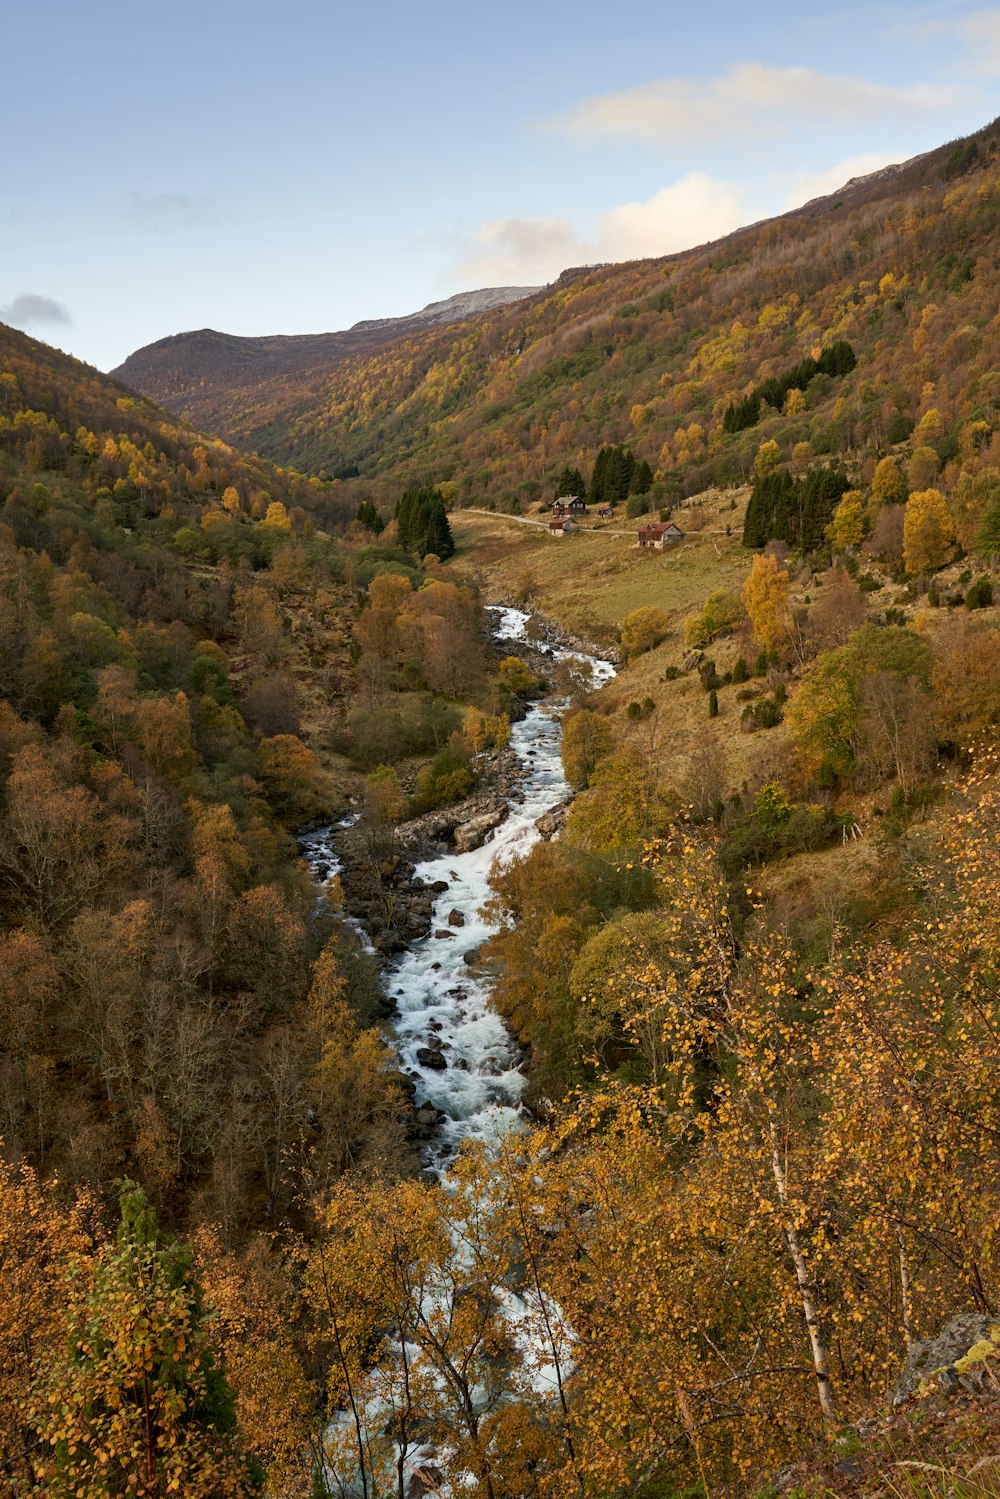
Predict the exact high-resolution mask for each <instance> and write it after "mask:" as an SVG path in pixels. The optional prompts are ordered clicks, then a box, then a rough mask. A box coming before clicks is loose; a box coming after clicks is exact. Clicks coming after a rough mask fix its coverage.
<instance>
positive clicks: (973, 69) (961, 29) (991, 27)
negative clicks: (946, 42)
mask: <svg viewBox="0 0 1000 1499" xmlns="http://www.w3.org/2000/svg"><path fill="white" fill-rule="evenodd" d="M955 29H956V31H957V32H958V35H959V37H960V39H961V40H962V42H964V44H965V46H966V47H967V48H968V49H969V56H968V58H967V59H966V61H965V69H966V70H967V71H968V72H970V73H981V74H984V75H986V76H987V77H996V76H998V75H1000V10H977V11H973V13H972V14H971V15H968V16H963V17H962V18H961V20H959V21H958V22H957V23H956V26H955Z"/></svg>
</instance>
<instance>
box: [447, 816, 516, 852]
mask: <svg viewBox="0 0 1000 1499" xmlns="http://www.w3.org/2000/svg"><path fill="white" fill-rule="evenodd" d="M506 815H507V808H506V807H495V808H493V809H492V810H491V811H489V812H481V813H480V815H479V816H478V817H473V818H471V819H470V821H469V822H464V823H463V824H462V826H461V827H459V828H456V829H455V833H454V840H455V847H456V849H457V850H458V852H459V853H460V854H468V853H471V852H472V850H473V849H474V848H482V846H483V844H484V843H485V842H486V839H487V837H488V835H489V834H490V833H492V832H493V830H494V829H495V828H498V827H499V826H500V824H501V823H502V822H503V820H504V818H505V817H506Z"/></svg>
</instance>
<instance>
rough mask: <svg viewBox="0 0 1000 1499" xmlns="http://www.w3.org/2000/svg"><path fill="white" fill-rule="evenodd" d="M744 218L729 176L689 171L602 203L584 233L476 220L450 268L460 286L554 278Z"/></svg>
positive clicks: (681, 244) (662, 251) (680, 245)
mask: <svg viewBox="0 0 1000 1499" xmlns="http://www.w3.org/2000/svg"><path fill="white" fill-rule="evenodd" d="M750 217H752V215H751V214H750V213H749V211H748V210H747V207H746V204H745V201H744V198H743V196H742V194H741V193H740V192H739V191H738V190H737V189H736V188H734V187H733V186H732V185H731V184H730V183H727V182H722V181H720V180H719V179H718V178H715V177H709V176H708V175H707V174H706V173H704V172H691V173H689V174H688V175H687V176H685V177H682V178H681V179H680V180H679V181H678V182H675V183H674V184H673V185H672V186H670V187H664V188H661V189H660V190H659V192H656V193H654V194H653V196H652V197H651V198H647V199H646V201H645V202H641V203H621V204H619V205H618V206H617V207H615V208H610V209H608V210H607V212H605V213H602V214H601V215H600V217H599V219H598V221H597V226H596V230H595V232H594V233H593V234H592V235H590V236H587V235H585V234H582V233H581V232H580V231H579V230H578V229H577V228H575V226H574V225H573V224H572V223H571V222H570V220H569V219H567V218H507V219H492V220H490V221H489V222H488V223H485V224H483V225H481V226H480V228H479V231H478V233H477V234H476V236H475V239H474V240H473V241H472V243H471V244H469V245H468V246H467V248H466V253H465V255H464V256H463V257H462V260H461V262H460V264H459V265H458V266H457V267H456V274H457V276H458V277H459V279H460V282H461V284H462V285H465V286H488V285H494V286H499V285H532V284H535V283H538V282H543V281H553V280H554V279H555V278H556V276H558V274H559V272H560V271H563V270H565V269H566V267H567V266H571V265H593V264H597V263H600V262H603V261H618V260H637V259H641V258H644V257H646V256H655V255H670V254H673V253H674V252H675V251H677V250H688V249H690V248H691V247H692V246H693V245H700V244H704V243H705V241H706V240H711V239H718V238H720V237H721V236H722V235H724V234H729V233H730V232H731V231H732V230H733V229H738V228H739V226H740V225H741V224H743V223H746V222H747V221H748V218H750Z"/></svg>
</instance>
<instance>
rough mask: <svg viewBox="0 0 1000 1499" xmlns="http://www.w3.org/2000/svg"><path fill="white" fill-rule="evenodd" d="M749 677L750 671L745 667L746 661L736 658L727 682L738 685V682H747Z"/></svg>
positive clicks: (740, 657)
mask: <svg viewBox="0 0 1000 1499" xmlns="http://www.w3.org/2000/svg"><path fill="white" fill-rule="evenodd" d="M749 677H750V670H749V668H748V666H747V663H746V660H745V659H744V657H742V656H737V658H736V663H735V665H734V666H733V669H732V671H731V672H730V674H729V680H730V681H731V682H733V683H735V684H739V683H740V682H746V681H748V680H749Z"/></svg>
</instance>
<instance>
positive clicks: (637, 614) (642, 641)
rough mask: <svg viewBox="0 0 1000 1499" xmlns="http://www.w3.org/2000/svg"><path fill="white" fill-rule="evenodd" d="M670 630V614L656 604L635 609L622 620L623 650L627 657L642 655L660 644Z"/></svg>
mask: <svg viewBox="0 0 1000 1499" xmlns="http://www.w3.org/2000/svg"><path fill="white" fill-rule="evenodd" d="M669 630H670V616H669V615H668V614H667V613H665V611H664V610H663V609H659V608H657V607H656V605H655V604H648V605H646V606H645V607H644V608H642V609H633V610H632V612H631V614H626V616H625V618H624V619H623V620H622V629H621V642H622V650H623V651H624V652H625V655H626V657H627V658H631V657H634V656H641V655H643V654H644V652H646V651H651V650H652V649H653V647H654V646H657V645H659V643H660V641H661V640H663V638H664V637H665V636H666V635H667V634H668V633H669Z"/></svg>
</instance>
